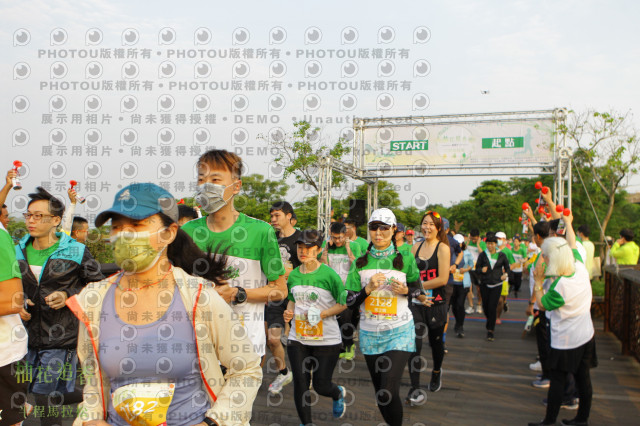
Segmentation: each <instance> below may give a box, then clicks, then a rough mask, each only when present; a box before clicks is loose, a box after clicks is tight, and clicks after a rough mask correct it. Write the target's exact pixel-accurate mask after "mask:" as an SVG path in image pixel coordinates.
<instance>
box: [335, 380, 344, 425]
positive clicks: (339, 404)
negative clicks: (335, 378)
mask: <svg viewBox="0 0 640 426" xmlns="http://www.w3.org/2000/svg"><path fill="white" fill-rule="evenodd" d="M338 389H340V398H339V399H337V400H334V401H333V417H335V418H336V419H340V418H342V416H344V412H345V411H347V406H346V405H345V403H344V397H345V395H346V394H347V392H346V391H345V389H344V387H343V386H338Z"/></svg>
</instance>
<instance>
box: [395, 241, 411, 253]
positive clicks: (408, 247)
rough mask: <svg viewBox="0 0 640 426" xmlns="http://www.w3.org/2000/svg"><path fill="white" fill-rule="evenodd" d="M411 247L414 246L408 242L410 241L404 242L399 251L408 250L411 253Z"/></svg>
mask: <svg viewBox="0 0 640 426" xmlns="http://www.w3.org/2000/svg"><path fill="white" fill-rule="evenodd" d="M411 247H412V246H411V245H410V244H408V243H404V244H403V245H401V246H400V247H398V251H399V252H401V253H402V252H406V253H409V254H411Z"/></svg>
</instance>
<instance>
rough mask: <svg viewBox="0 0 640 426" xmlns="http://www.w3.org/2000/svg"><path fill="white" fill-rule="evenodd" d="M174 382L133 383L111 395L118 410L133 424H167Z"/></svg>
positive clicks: (143, 425)
mask: <svg viewBox="0 0 640 426" xmlns="http://www.w3.org/2000/svg"><path fill="white" fill-rule="evenodd" d="M175 386H176V385H175V384H174V383H132V384H130V385H126V386H121V387H119V388H118V389H116V391H115V392H113V394H112V395H111V401H112V403H113V406H114V408H115V410H116V412H117V413H118V414H119V415H120V417H122V418H123V419H124V420H126V422H127V423H129V424H130V425H132V426H162V425H166V424H167V411H168V410H169V405H170V404H171V400H172V399H173V393H174V392H175Z"/></svg>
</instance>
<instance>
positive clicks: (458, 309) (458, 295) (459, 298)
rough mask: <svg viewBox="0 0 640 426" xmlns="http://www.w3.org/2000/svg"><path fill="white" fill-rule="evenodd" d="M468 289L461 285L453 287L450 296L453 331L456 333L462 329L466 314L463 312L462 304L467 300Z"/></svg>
mask: <svg viewBox="0 0 640 426" xmlns="http://www.w3.org/2000/svg"><path fill="white" fill-rule="evenodd" d="M467 293H469V289H468V288H464V286H463V285H454V286H453V294H452V295H451V311H452V312H453V316H454V317H455V319H456V326H455V330H456V331H458V330H460V329H462V328H463V327H464V317H465V315H466V312H465V311H464V302H465V301H466V300H467Z"/></svg>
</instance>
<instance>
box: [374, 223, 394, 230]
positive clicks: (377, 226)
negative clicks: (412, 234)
mask: <svg viewBox="0 0 640 426" xmlns="http://www.w3.org/2000/svg"><path fill="white" fill-rule="evenodd" d="M378 229H379V230H381V231H388V230H389V229H391V225H385V224H381V223H372V224H371V225H369V231H377V230H378Z"/></svg>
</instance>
